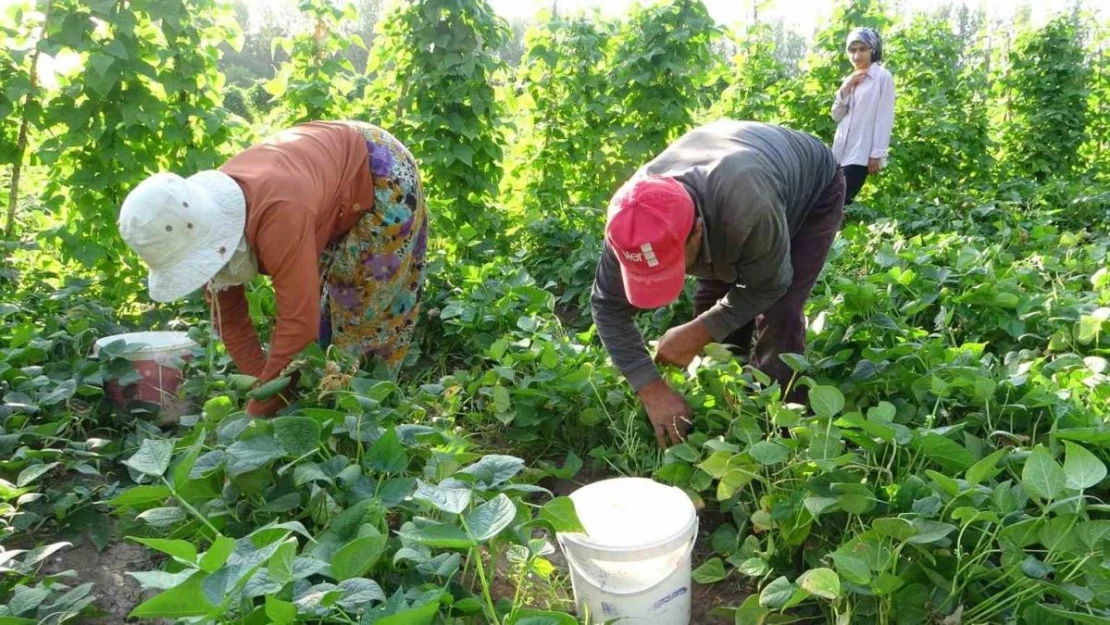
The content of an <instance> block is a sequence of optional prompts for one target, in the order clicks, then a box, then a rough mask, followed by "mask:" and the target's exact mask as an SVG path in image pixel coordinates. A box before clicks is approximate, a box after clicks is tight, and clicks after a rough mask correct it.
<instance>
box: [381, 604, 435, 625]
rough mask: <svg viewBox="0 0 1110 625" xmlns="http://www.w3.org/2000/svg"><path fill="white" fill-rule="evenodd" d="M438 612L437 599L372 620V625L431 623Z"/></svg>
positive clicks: (419, 624) (426, 624) (427, 624)
mask: <svg viewBox="0 0 1110 625" xmlns="http://www.w3.org/2000/svg"><path fill="white" fill-rule="evenodd" d="M438 613H439V599H436V600H435V601H431V602H429V603H425V604H424V605H422V606H420V607H418V608H412V609H409V610H403V611H401V612H397V613H396V614H393V615H390V616H387V617H385V618H381V619H378V620H376V621H374V625H431V623H432V620H433V619H435V617H436V614H438Z"/></svg>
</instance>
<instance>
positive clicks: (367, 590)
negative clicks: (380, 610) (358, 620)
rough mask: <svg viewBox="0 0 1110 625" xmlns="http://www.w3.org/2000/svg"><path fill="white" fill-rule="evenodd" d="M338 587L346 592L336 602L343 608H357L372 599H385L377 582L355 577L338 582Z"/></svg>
mask: <svg viewBox="0 0 1110 625" xmlns="http://www.w3.org/2000/svg"><path fill="white" fill-rule="evenodd" d="M339 589H340V590H342V591H343V592H345V593H347V594H346V595H344V596H343V598H342V599H340V600H339V601H338V602H337V603H338V605H339V607H341V608H343V609H344V610H358V609H359V608H362V607H363V606H365V605H366V604H367V603H370V602H372V601H385V593H384V592H382V588H381V586H379V585H378V583H377V582H375V581H373V580H369V579H363V578H361V577H357V578H354V579H345V580H343V581H341V582H339Z"/></svg>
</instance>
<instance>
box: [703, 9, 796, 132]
mask: <svg viewBox="0 0 1110 625" xmlns="http://www.w3.org/2000/svg"><path fill="white" fill-rule="evenodd" d="M781 26H782V23H781V22H779V24H778V28H777V29H776V28H775V25H774V24H771V23H766V22H759V21H753V22H752V23H751V24H749V25H748V27H747V29H745V31H744V32H743V34H741V35H739V36H737V38H736V55H735V57H734V58H733V59H732V63H731V64H729V65H728V66H727V72H728V74H727V76H728V78H727V84H728V87H727V88H726V89H725V90H724V92H723V93H722V94H721V97H720V99H719V100H718V101H717V103H716V104H714V105H713V107H712V108H711V109H710V115H709V117H710V118H719V117H731V118H733V119H750V120H754V121H760V122H767V123H777V122H779V121H780V120H781V118H782V107H781V104H780V98H781V97H782V90H783V89H784V88H786V87H787V86H788V79H789V78H790V75H791V73H792V72H791V66H790V62H789V60H787V59H784V58H783V56H782V52H781V51H780V48H779V43H780V41H781V40H782V39H781V37H779V36H778V35H780V34H781V33H782V28H781ZM795 67H796V65H795ZM790 84H793V83H790Z"/></svg>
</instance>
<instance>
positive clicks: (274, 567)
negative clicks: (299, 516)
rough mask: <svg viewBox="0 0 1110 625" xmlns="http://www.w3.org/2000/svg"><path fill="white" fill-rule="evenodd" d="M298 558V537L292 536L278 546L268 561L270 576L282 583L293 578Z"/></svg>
mask: <svg viewBox="0 0 1110 625" xmlns="http://www.w3.org/2000/svg"><path fill="white" fill-rule="evenodd" d="M296 560H297V539H296V538H293V537H290V538H288V539H286V540H285V542H283V543H282V544H281V546H280V547H278V549H277V551H275V552H274V555H272V556H270V559H269V561H267V563H266V572H267V573H269V574H270V578H271V579H273V580H275V581H277V582H278V583H281V584H286V583H288V582H289V581H291V580H292V579H293V567H294V565H295V562H296Z"/></svg>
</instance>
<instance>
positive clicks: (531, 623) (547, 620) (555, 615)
mask: <svg viewBox="0 0 1110 625" xmlns="http://www.w3.org/2000/svg"><path fill="white" fill-rule="evenodd" d="M505 625H578V619H576V618H574V617H573V616H571V615H569V614H565V613H562V612H548V611H545V610H529V609H527V608H525V609H522V610H517V611H516V613H514V614H513V616H512V617H510V618H509V619H508V620H506V621H505Z"/></svg>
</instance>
